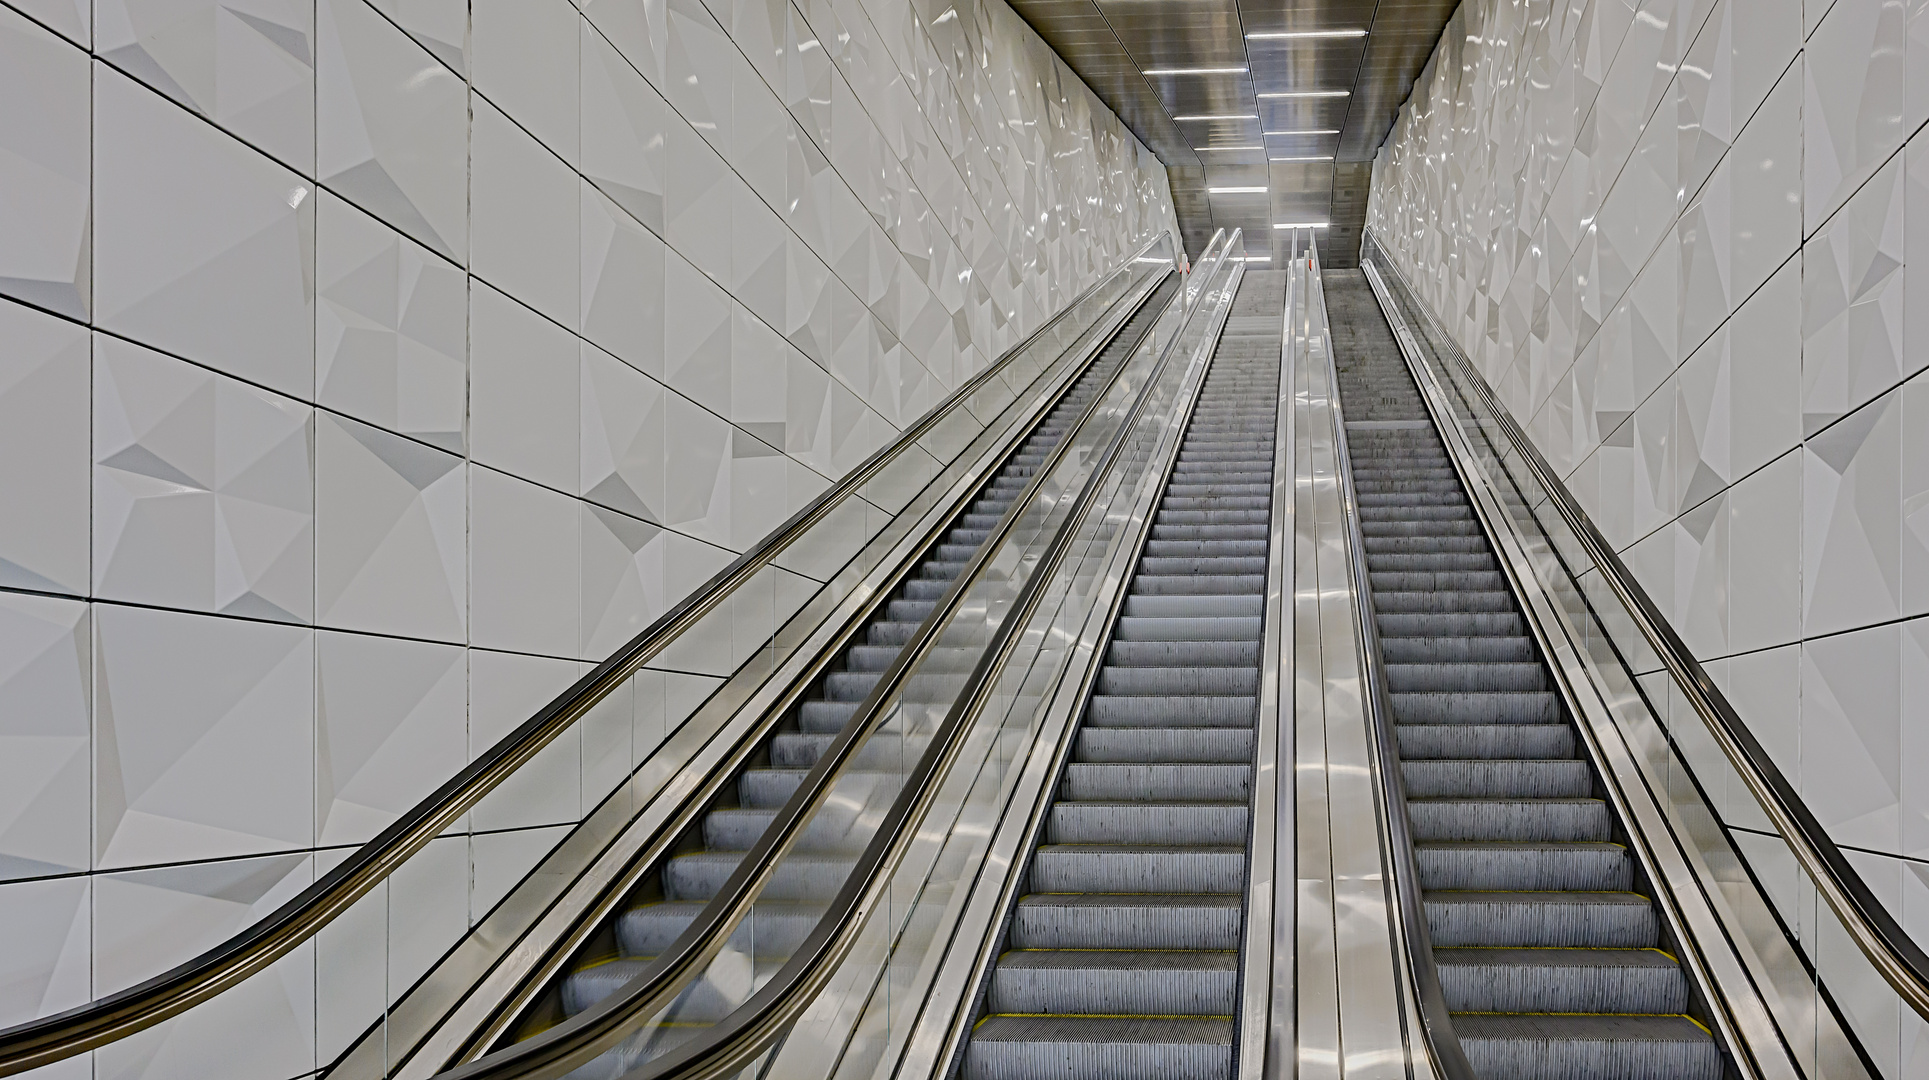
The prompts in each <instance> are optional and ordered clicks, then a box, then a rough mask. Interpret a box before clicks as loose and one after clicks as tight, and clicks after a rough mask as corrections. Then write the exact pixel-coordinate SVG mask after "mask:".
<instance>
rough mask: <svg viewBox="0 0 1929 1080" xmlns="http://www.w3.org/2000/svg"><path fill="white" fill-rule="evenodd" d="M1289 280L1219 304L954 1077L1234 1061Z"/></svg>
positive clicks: (1269, 281)
mask: <svg viewBox="0 0 1929 1080" xmlns="http://www.w3.org/2000/svg"><path fill="white" fill-rule="evenodd" d="M1284 292H1285V286H1284V275H1283V274H1279V273H1271V272H1260V273H1248V274H1247V275H1246V277H1245V279H1244V284H1243V286H1242V287H1241V289H1240V291H1239V293H1238V295H1237V296H1236V297H1235V298H1234V301H1233V305H1232V310H1231V313H1230V317H1229V319H1228V323H1227V328H1226V332H1225V333H1224V335H1223V336H1222V337H1221V338H1220V341H1219V344H1218V346H1217V349H1216V351H1215V353H1214V356H1213V361H1212V367H1211V368H1210V369H1209V371H1208V373H1207V376H1206V380H1205V383H1204V385H1203V387H1202V389H1201V392H1200V396H1199V399H1198V404H1197V406H1196V409H1195V411H1194V414H1193V417H1192V419H1191V421H1190V424H1189V426H1188V428H1187V429H1186V434H1185V439H1184V442H1183V443H1182V444H1181V448H1180V450H1179V456H1178V461H1177V463H1176V464H1175V466H1174V468H1173V472H1172V475H1171V476H1170V478H1169V480H1168V481H1167V487H1166V489H1165V491H1164V493H1163V495H1162V497H1161V501H1160V503H1159V505H1158V508H1157V512H1156V517H1155V518H1154V523H1153V526H1152V530H1151V534H1150V538H1149V539H1148V541H1147V542H1146V545H1145V549H1144V551H1143V552H1142V553H1141V555H1140V558H1139V562H1138V566H1137V569H1136V572H1135V573H1134V575H1133V578H1132V581H1131V584H1130V585H1129V587H1128V593H1127V596H1126V599H1125V601H1124V606H1123V609H1122V611H1121V614H1120V617H1119V619H1118V620H1117V622H1116V623H1115V625H1114V626H1113V628H1112V633H1111V639H1110V641H1109V643H1108V646H1107V651H1106V655H1105V659H1104V663H1103V666H1102V668H1101V669H1100V671H1099V674H1098V678H1097V682H1096V684H1095V686H1094V689H1093V693H1092V696H1091V698H1090V699H1089V700H1088V702H1087V703H1086V706H1085V710H1084V713H1083V715H1082V717H1081V720H1080V726H1079V729H1078V731H1077V732H1076V733H1075V735H1074V736H1073V737H1074V739H1075V742H1074V743H1073V748H1072V752H1071V757H1070V760H1069V761H1068V763H1067V764H1066V767H1065V772H1064V775H1063V776H1062V778H1061V779H1060V781H1059V786H1058V788H1057V792H1056V796H1055V799H1054V801H1053V803H1052V804H1051V806H1050V808H1049V810H1048V817H1047V819H1046V821H1045V824H1044V828H1043V832H1042V835H1041V836H1040V839H1039V843H1038V845H1037V847H1036V848H1035V849H1034V850H1033V851H1032V852H1031V855H1030V861H1029V865H1028V868H1027V871H1026V872H1027V873H1028V875H1029V877H1028V880H1027V888H1026V890H1025V891H1024V892H1022V894H1021V895H1020V897H1019V899H1018V900H1017V902H1016V904H1015V905H1014V909H1013V911H1012V912H1011V918H1010V920H1009V929H1008V932H1007V933H1008V937H1007V940H1006V942H1005V946H1006V951H1004V952H1003V953H1002V954H1001V955H1000V956H999V957H998V958H997V960H996V961H995V966H994V968H993V970H992V971H991V972H990V974H989V977H988V979H987V980H986V991H985V1013H986V1015H985V1016H984V1017H983V1018H982V1019H981V1020H980V1021H979V1022H978V1024H977V1025H976V1027H975V1028H974V1029H973V1031H972V1033H971V1037H970V1042H969V1044H968V1045H967V1047H966V1049H965V1056H964V1062H963V1072H964V1076H965V1077H966V1078H967V1080H1112V1078H1127V1077H1157V1078H1159V1080H1195V1078H1197V1080H1205V1078H1221V1077H1229V1076H1230V1075H1231V1070H1232V1038H1233V1021H1232V1016H1233V1013H1234V1008H1235V997H1236V992H1237V985H1238V967H1239V953H1238V949H1239V940H1240V926H1241V919H1242V912H1243V907H1244V893H1245V889H1246V878H1247V875H1246V841H1247V829H1248V817H1249V813H1250V802H1251V797H1252V773H1253V747H1254V734H1255V727H1254V725H1255V723H1256V719H1257V712H1258V697H1257V695H1258V688H1259V648H1260V628H1261V618H1262V615H1261V605H1262V603H1263V600H1264V593H1265V588H1266V552H1267V532H1268V525H1269V522H1270V519H1271V513H1272V509H1271V508H1272V468H1273V454H1274V446H1273V434H1274V432H1273V427H1274V409H1275V402H1276V401H1277V399H1278V386H1279V365H1280V331H1281V318H1282V314H1283V310H1282V309H1283V306H1284Z"/></svg>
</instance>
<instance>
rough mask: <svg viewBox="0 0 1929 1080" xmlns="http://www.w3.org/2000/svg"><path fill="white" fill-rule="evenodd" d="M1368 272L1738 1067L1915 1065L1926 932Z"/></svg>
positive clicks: (1436, 340) (1389, 284) (1843, 1071)
mask: <svg viewBox="0 0 1929 1080" xmlns="http://www.w3.org/2000/svg"><path fill="white" fill-rule="evenodd" d="M1372 250H1373V249H1372V246H1371V243H1370V238H1369V244H1368V251H1369V252H1371V251H1372ZM1366 270H1367V275H1368V278H1369V280H1370V281H1371V283H1372V284H1373V286H1374V289H1375V292H1376V293H1377V294H1378V295H1379V299H1380V302H1381V305H1382V308H1383V309H1384V310H1385V312H1386V314H1387V316H1388V319H1389V322H1390V323H1391V324H1392V325H1393V327H1394V330H1395V335H1396V337H1397V338H1398V340H1399V342H1400V345H1401V350H1402V352H1403V353H1404V354H1405V357H1406V360H1407V365H1408V367H1409V368H1410V369H1411V370H1412V371H1413V373H1414V376H1415V379H1416V381H1417V382H1418V383H1419V384H1420V387H1421V389H1422V396H1423V399H1424V400H1425V401H1426V403H1427V406H1428V409H1429V412H1430V413H1432V415H1433V416H1434V417H1435V420H1436V423H1437V424H1438V426H1439V429H1440V432H1441V434H1442V436H1443V438H1444V440H1445V442H1446V444H1447V447H1448V450H1449V453H1450V455H1451V456H1452V458H1453V460H1454V464H1455V468H1456V469H1457V470H1458V471H1459V472H1460V474H1461V475H1462V477H1463V481H1464V482H1465V483H1466V484H1467V488H1468V491H1469V493H1470V494H1471V495H1473V496H1474V499H1475V502H1476V505H1477V509H1478V516H1479V517H1480V519H1481V521H1482V523H1483V527H1484V528H1485V529H1486V531H1487V533H1488V535H1489V537H1490V538H1491V539H1492V540H1493V541H1494V543H1495V546H1496V550H1497V551H1498V552H1499V553H1500V554H1501V557H1502V558H1501V562H1502V567H1503V570H1504V571H1505V572H1506V574H1507V576H1508V578H1509V580H1510V581H1511V582H1512V583H1513V585H1514V587H1515V588H1516V590H1517V591H1518V594H1519V595H1520V597H1521V599H1522V601H1523V608H1524V611H1525V613H1526V614H1527V616H1528V623H1529V626H1530V629H1531V630H1532V632H1533V633H1534V635H1535V637H1536V638H1537V640H1538V641H1539V643H1540V646H1541V648H1542V649H1543V650H1544V652H1545V654H1546V655H1547V656H1548V657H1549V659H1550V660H1551V661H1552V662H1553V668H1554V671H1555V674H1556V675H1557V682H1558V683H1559V685H1560V689H1561V692H1562V694H1563V696H1564V697H1566V699H1567V701H1568V704H1569V706H1570V708H1572V709H1573V710H1574V712H1575V715H1576V716H1577V717H1579V718H1580V719H1581V720H1582V724H1581V732H1582V734H1583V741H1584V742H1585V743H1586V744H1587V746H1588V749H1589V752H1590V754H1591V755H1592V756H1593V757H1594V759H1595V761H1596V764H1597V766H1599V767H1600V769H1601V774H1602V777H1603V779H1604V781H1605V782H1606V784H1607V787H1608V789H1609V790H1608V792H1607V795H1608V797H1609V799H1610V801H1611V802H1613V803H1614V804H1615V807H1616V809H1617V812H1619V813H1620V814H1621V815H1623V820H1624V821H1625V822H1626V823H1627V824H1628V827H1629V829H1630V839H1631V840H1632V841H1633V843H1632V845H1631V846H1632V848H1633V849H1634V851H1635V853H1636V855H1637V857H1638V858H1639V859H1640V862H1641V865H1642V869H1643V872H1644V873H1645V875H1646V876H1647V877H1648V879H1649V880H1650V881H1651V882H1653V883H1654V884H1655V886H1656V890H1655V891H1656V896H1657V899H1658V900H1661V901H1662V904H1661V907H1662V910H1663V914H1664V917H1665V919H1666V921H1667V923H1668V924H1669V927H1670V934H1671V936H1672V937H1673V939H1674V941H1675V942H1676V947H1677V949H1678V951H1679V952H1680V953H1681V959H1682V961H1683V962H1684V965H1685V966H1686V968H1687V969H1688V970H1689V972H1690V973H1691V975H1692V976H1693V978H1694V981H1695V984H1696V985H1697V987H1698V988H1699V991H1700V994H1701V995H1702V997H1703V999H1704V1000H1705V1001H1706V1002H1707V1003H1708V1005H1709V1006H1710V1010H1709V1011H1710V1013H1711V1014H1712V1015H1711V1016H1710V1017H1709V1019H1710V1021H1711V1022H1712V1023H1713V1025H1714V1027H1715V1028H1716V1030H1717V1034H1718V1036H1719V1037H1720V1038H1721V1039H1722V1040H1723V1041H1724V1042H1725V1043H1726V1045H1728V1046H1730V1047H1732V1048H1734V1051H1735V1061H1736V1063H1737V1065H1738V1066H1739V1067H1740V1068H1741V1069H1742V1070H1743V1071H1744V1073H1745V1074H1751V1075H1757V1076H1774V1077H1792V1076H1796V1075H1810V1076H1813V1075H1817V1074H1818V1073H1819V1074H1821V1075H1844V1076H1857V1075H1862V1076H1875V1075H1897V1073H1896V1072H1895V1071H1893V1070H1894V1069H1895V1068H1896V1067H1898V1066H1899V1067H1900V1068H1901V1069H1902V1070H1903V1073H1904V1074H1906V1072H1907V1070H1908V1069H1909V1066H1908V1065H1907V1064H1906V1063H1898V1062H1896V1061H1895V1059H1894V1058H1893V1057H1892V1056H1891V1055H1892V1054H1893V1051H1892V1050H1890V1049H1889V1047H1890V1046H1893V1045H1894V1043H1893V1040H1894V1039H1895V1038H1896V1033H1897V1031H1898V1029H1899V1028H1900V1029H1903V1030H1907V1028H1908V1026H1909V1025H1908V1024H1907V1023H1905V1021H1907V1020H1909V1019H1910V1018H1909V1017H1908V1016H1907V1015H1906V1013H1907V1012H1914V1013H1915V1014H1917V1015H1923V1012H1924V1011H1923V1009H1922V1007H1921V1006H1920V1005H1918V1004H1917V1001H1918V997H1919V994H1920V987H1921V986H1922V985H1923V984H1922V983H1921V982H1920V981H1919V978H1920V977H1919V975H1918V976H1917V977H1916V978H1911V977H1909V976H1908V975H1907V974H1905V972H1907V971H1908V970H1909V969H1910V968H1912V967H1913V966H1914V965H1913V964H1911V962H1910V961H1911V959H1912V958H1911V956H1910V954H1911V953H1912V952H1915V946H1914V945H1913V943H1912V942H1910V941H1909V939H1908V938H1907V937H1905V936H1902V935H1901V934H1900V931H1899V929H1898V930H1897V931H1896V934H1895V936H1893V937H1891V936H1888V935H1885V934H1884V933H1883V929H1884V928H1883V927H1882V926H1881V925H1880V924H1881V922H1882V921H1883V917H1884V916H1885V915H1886V913H1882V914H1881V915H1878V916H1877V917H1876V918H1874V919H1869V920H1868V921H1867V923H1865V924H1864V925H1863V926H1861V927H1855V926H1853V925H1851V924H1852V923H1854V922H1855V921H1857V920H1858V919H1861V918H1863V917H1865V915H1866V912H1865V911H1864V910H1863V909H1862V908H1861V907H1860V906H1859V905H1857V904H1856V903H1855V901H1854V899H1853V896H1854V894H1855V893H1856V892H1857V890H1858V887H1859V888H1860V889H1862V890H1866V885H1864V884H1863V883H1862V882H1860V880H1859V879H1857V878H1855V877H1854V876H1853V873H1852V871H1851V872H1850V875H1849V876H1848V877H1847V878H1846V879H1845V878H1843V877H1841V876H1840V875H1839V873H1837V872H1836V871H1835V870H1834V869H1833V868H1831V867H1830V866H1829V860H1828V859H1827V858H1826V856H1825V854H1824V853H1823V852H1821V851H1819V850H1817V851H1811V852H1810V853H1809V855H1810V858H1809V859H1804V858H1802V851H1801V848H1802V847H1803V846H1804V845H1811V844H1813V843H1814V840H1813V837H1811V836H1808V835H1805V834H1804V831H1803V830H1802V828H1801V824H1802V819H1804V818H1808V820H1810V821H1812V820H1813V819H1812V817H1810V816H1809V814H1808V811H1807V809H1806V807H1805V806H1803V805H1802V804H1801V802H1800V800H1799V798H1798V797H1795V796H1794V794H1793V792H1792V791H1790V790H1786V784H1785V781H1782V778H1781V777H1780V776H1779V774H1777V773H1776V772H1775V771H1774V767H1773V765H1772V764H1770V763H1768V762H1767V760H1766V758H1765V756H1763V757H1762V758H1760V759H1759V760H1757V759H1756V757H1755V756H1754V755H1753V754H1751V753H1750V752H1749V751H1750V749H1751V747H1750V743H1751V742H1752V740H1751V739H1750V738H1749V736H1748V734H1747V733H1746V731H1745V729H1742V728H1741V727H1740V724H1739V721H1738V720H1736V719H1735V718H1734V716H1733V713H1732V710H1731V709H1729V708H1728V706H1727V703H1726V702H1725V701H1724V700H1722V698H1721V696H1720V694H1719V693H1718V691H1716V690H1715V689H1714V687H1713V685H1712V683H1710V682H1708V680H1707V677H1706V675H1705V673H1703V672H1701V670H1700V668H1699V666H1698V665H1697V664H1696V663H1695V662H1694V661H1693V659H1692V658H1691V656H1690V655H1689V654H1688V653H1687V650H1686V649H1685V647H1684V646H1683V645H1682V643H1681V642H1680V640H1679V639H1678V638H1677V637H1675V636H1674V634H1673V632H1672V630H1671V629H1670V628H1668V626H1667V624H1666V623H1665V622H1664V621H1663V620H1661V618H1660V616H1659V615H1658V613H1657V612H1656V610H1655V609H1654V607H1653V605H1652V603H1651V602H1650V601H1649V600H1648V598H1647V597H1646V595H1645V593H1644V592H1642V590H1641V589H1640V587H1639V585H1638V584H1637V583H1635V581H1634V579H1633V578H1632V575H1631V574H1629V572H1628V571H1627V569H1626V568H1625V566H1623V565H1621V563H1620V561H1619V559H1618V557H1616V556H1615V555H1614V554H1613V552H1612V550H1611V549H1609V548H1608V547H1607V546H1606V543H1605V541H1604V540H1602V539H1601V537H1600V536H1599V533H1598V532H1597V531H1595V530H1594V528H1593V526H1592V524H1591V522H1589V521H1588V520H1587V518H1586V515H1585V514H1584V513H1583V512H1581V511H1580V509H1579V506H1578V504H1577V503H1575V502H1574V501H1573V498H1572V495H1571V494H1570V493H1568V492H1567V491H1566V489H1565V487H1564V486H1562V485H1561V484H1560V482H1559V481H1558V479H1557V478H1555V477H1554V476H1553V474H1552V473H1551V471H1550V470H1548V468H1547V466H1546V463H1545V461H1543V460H1541V459H1540V458H1539V455H1538V453H1537V452H1536V451H1535V450H1534V449H1533V447H1532V445H1531V444H1530V443H1529V442H1528V441H1527V440H1526V437H1525V435H1524V433H1522V432H1520V430H1519V428H1518V425H1516V424H1514V423H1513V421H1512V419H1511V418H1510V417H1509V416H1508V415H1507V414H1506V413H1505V411H1504V410H1503V409H1502V408H1501V407H1500V406H1499V405H1498V403H1497V402H1496V401H1495V400H1494V398H1493V396H1492V392H1491V389H1490V388H1488V387H1487V386H1486V385H1485V383H1484V382H1483V381H1482V380H1480V378H1479V376H1478V375H1477V374H1476V373H1475V372H1474V371H1473V369H1472V367H1471V365H1468V364H1466V362H1465V359H1464V357H1462V356H1460V355H1459V354H1458V351H1457V350H1456V349H1453V348H1452V346H1451V344H1450V343H1449V342H1448V341H1447V339H1446V338H1445V336H1444V335H1443V334H1440V333H1439V330H1438V325H1437V323H1434V322H1432V321H1431V319H1432V316H1431V313H1428V312H1425V311H1424V309H1419V308H1417V307H1416V306H1415V305H1414V304H1413V302H1412V299H1411V297H1412V294H1411V292H1410V290H1407V289H1406V288H1405V285H1404V282H1402V281H1401V280H1400V279H1399V278H1398V276H1397V270H1394V269H1393V268H1391V267H1389V266H1387V265H1385V264H1384V263H1381V262H1379V261H1378V260H1377V259H1370V260H1369V261H1368V263H1367V266H1366ZM1396 290H1397V293H1398V297H1397V298H1396V296H1395V295H1394V294H1395V292H1396ZM1408 316H1413V317H1416V318H1419V319H1422V320H1426V325H1424V326H1421V327H1413V326H1411V325H1410V324H1409V322H1408ZM1422 337H1424V338H1425V341H1426V342H1427V344H1426V345H1425V346H1423V345H1422V342H1421V339H1422ZM1443 354H1444V355H1443ZM1629 658H1633V661H1634V662H1635V663H1637V664H1638V670H1640V671H1642V672H1644V674H1643V675H1641V676H1639V677H1637V676H1636V675H1635V674H1634V673H1633V672H1634V670H1636V669H1635V668H1631V667H1630V659H1629ZM1657 696H1659V697H1660V698H1661V704H1660V705H1656V704H1655V703H1654V699H1655V698H1656V697H1657ZM1697 699H1699V700H1697ZM1724 727H1727V728H1728V729H1729V730H1728V731H1727V732H1726V733H1725V735H1726V737H1724V732H1723V731H1722V729H1723V728H1724ZM1755 749H1758V748H1755ZM1750 773H1753V774H1754V775H1753V776H1752V778H1751V777H1750V775H1749V774H1750ZM1778 782H1779V783H1778ZM1778 788H1779V789H1781V790H1778ZM1776 801H1779V802H1780V804H1781V805H1779V806H1772V805H1770V803H1771V802H1776ZM1758 830H1759V833H1761V834H1767V835H1756V834H1757V831H1758ZM1771 838H1772V839H1773V841H1774V843H1773V844H1772V846H1768V847H1765V846H1764V841H1767V840H1769V839H1771ZM1743 841H1746V842H1747V844H1748V848H1747V849H1745V850H1744V849H1742V848H1739V847H1738V846H1737V845H1738V844H1739V843H1741V842H1743ZM1823 842H1824V843H1826V841H1825V840H1824V841H1823ZM1818 846H1819V845H1818ZM1744 854H1745V855H1746V857H1744ZM1835 854H1836V855H1837V857H1838V858H1839V852H1836V853H1835ZM1763 856H1768V858H1767V860H1766V862H1763V863H1757V862H1756V860H1757V859H1760V858H1762V857H1763ZM1751 865H1753V867H1754V869H1753V870H1752V871H1751V869H1750V867H1751ZM1844 866H1846V864H1844ZM1798 869H1799V871H1800V872H1801V874H1802V875H1803V876H1804V877H1805V878H1806V882H1804V883H1803V884H1801V885H1797V884H1796V882H1795V880H1794V878H1795V872H1796V871H1797V870H1798ZM1763 872H1772V873H1775V874H1778V875H1786V876H1787V877H1788V878H1789V880H1788V881H1786V882H1784V883H1783V884H1781V885H1780V886H1779V887H1778V888H1777V890H1776V892H1777V894H1778V896H1780V897H1782V898H1786V897H1788V896H1790V895H1794V894H1796V893H1801V892H1804V891H1806V890H1812V891H1806V897H1807V898H1806V899H1805V900H1803V901H1802V902H1801V903H1800V904H1799V905H1794V906H1796V907H1799V910H1789V908H1788V907H1784V908H1783V910H1782V911H1781V912H1779V913H1778V911H1777V897H1774V896H1771V895H1769V894H1768V893H1767V892H1766V891H1765V890H1764V885H1763V879H1762V878H1761V877H1760V876H1759V875H1760V874H1761V873H1763ZM1830 877H1833V878H1834V880H1832V881H1830V880H1825V879H1827V878H1830ZM1791 888H1793V889H1794V893H1791ZM1831 891H1835V892H1836V893H1837V896H1836V897H1834V898H1831V897H1830V895H1829V894H1830V892H1831ZM1863 895H1864V896H1867V895H1868V894H1867V893H1866V891H1864V893H1863ZM1818 899H1819V900H1820V901H1822V902H1821V903H1819V904H1818V903H1817V900H1818ZM1869 899H1870V902H1873V898H1872V897H1870V898H1869ZM1838 901H1839V902H1840V903H1841V905H1842V906H1841V907H1839V908H1838V907H1836V906H1835V904H1836V903H1837V902H1838ZM1878 911H1879V905H1878ZM1890 925H1891V926H1893V922H1891V923H1890ZM1851 943H1853V945H1851ZM1884 954H1886V963H1885V962H1884V959H1879V957H1882V956H1884ZM1916 956H1918V957H1919V956H1920V953H1916ZM1884 1059H1886V1060H1888V1062H1889V1066H1888V1067H1885V1066H1884V1065H1883V1060H1884Z"/></svg>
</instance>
